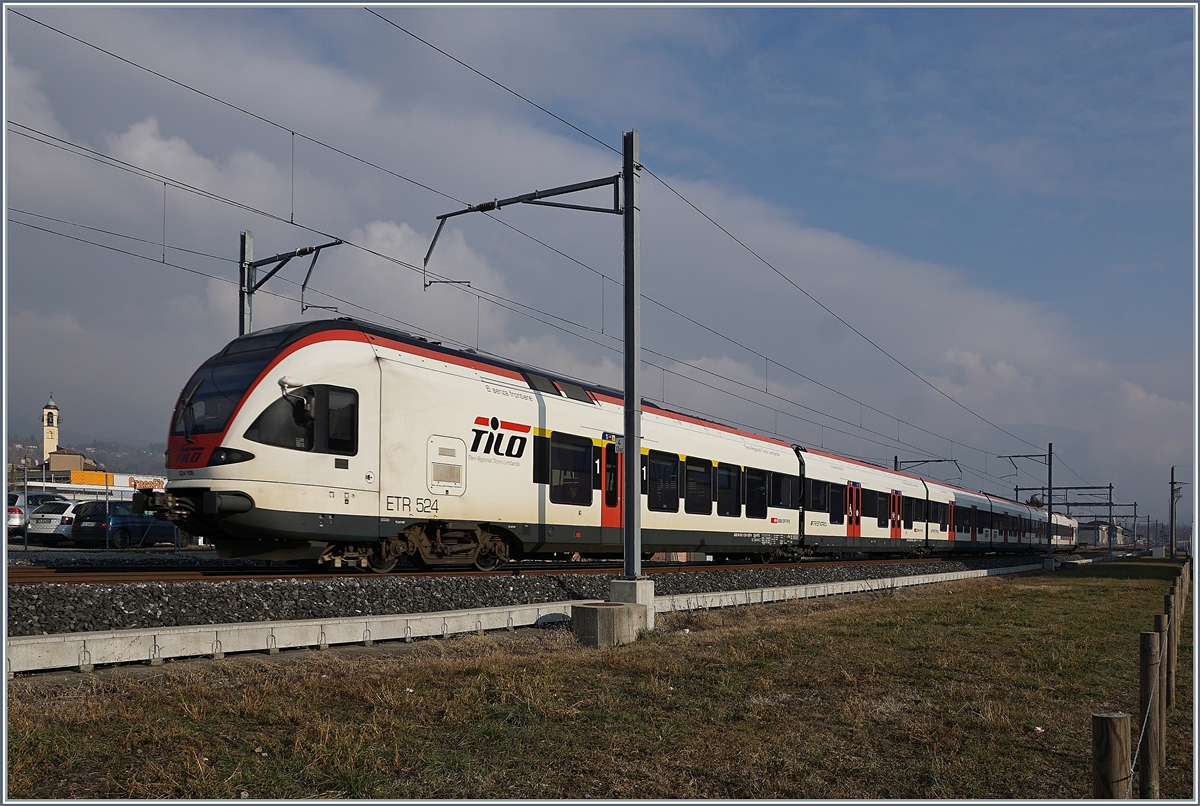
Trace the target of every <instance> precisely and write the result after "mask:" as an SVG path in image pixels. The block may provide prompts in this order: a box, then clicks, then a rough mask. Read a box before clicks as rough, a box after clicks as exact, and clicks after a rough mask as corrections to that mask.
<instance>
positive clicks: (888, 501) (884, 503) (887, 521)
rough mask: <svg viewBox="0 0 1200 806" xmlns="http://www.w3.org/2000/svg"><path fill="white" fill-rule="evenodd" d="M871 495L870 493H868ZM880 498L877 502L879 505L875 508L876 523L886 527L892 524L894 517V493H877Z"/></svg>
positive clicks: (883, 527)
mask: <svg viewBox="0 0 1200 806" xmlns="http://www.w3.org/2000/svg"><path fill="white" fill-rule="evenodd" d="M867 495H870V493H867ZM875 495H876V496H878V498H877V499H876V502H877V504H878V506H876V508H875V525H876V526H878V527H879V528H880V529H886V528H888V527H889V526H890V525H891V518H892V494H891V493H875Z"/></svg>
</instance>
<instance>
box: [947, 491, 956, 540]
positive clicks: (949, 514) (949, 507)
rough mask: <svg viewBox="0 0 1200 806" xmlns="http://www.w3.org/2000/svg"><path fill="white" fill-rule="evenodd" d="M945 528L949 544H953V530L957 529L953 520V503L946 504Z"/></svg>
mask: <svg viewBox="0 0 1200 806" xmlns="http://www.w3.org/2000/svg"><path fill="white" fill-rule="evenodd" d="M946 526H947V533H948V534H949V535H950V542H951V543H953V542H954V536H955V530H956V529H958V521H956V520H955V519H954V502H953V501H951V502H950V503H948V504H946Z"/></svg>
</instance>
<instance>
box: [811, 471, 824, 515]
mask: <svg viewBox="0 0 1200 806" xmlns="http://www.w3.org/2000/svg"><path fill="white" fill-rule="evenodd" d="M808 491H809V496H808V508H809V510H810V511H812V512H828V511H829V482H827V481H817V480H816V479H812V480H811V481H810V482H809V490H808Z"/></svg>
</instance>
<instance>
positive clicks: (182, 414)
mask: <svg viewBox="0 0 1200 806" xmlns="http://www.w3.org/2000/svg"><path fill="white" fill-rule="evenodd" d="M202 383H204V379H203V378H201V379H200V380H198V381H196V385H195V386H193V387H192V391H190V392H188V393H187V397H185V398H184V399H183V401H182V402H181V403H180V406H181V408H180V410H179V419H180V420H183V438H184V439H186V440H187V441H188V442H189V443H191V442H195V441H196V440H195V439H194V438H193V437H192V430H191V429H190V428H189V427H188V412H190V411H191V410H192V398H193V397H194V396H195V394H196V390H197V389H199V388H200V384H202ZM176 422H177V423H178V421H176Z"/></svg>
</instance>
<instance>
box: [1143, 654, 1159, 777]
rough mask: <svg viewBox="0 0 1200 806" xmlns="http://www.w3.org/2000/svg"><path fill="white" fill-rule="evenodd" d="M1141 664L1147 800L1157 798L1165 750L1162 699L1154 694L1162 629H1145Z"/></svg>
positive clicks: (1144, 767) (1156, 683) (1144, 774)
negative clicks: (1160, 731)
mask: <svg viewBox="0 0 1200 806" xmlns="http://www.w3.org/2000/svg"><path fill="white" fill-rule="evenodd" d="M1138 668H1139V672H1140V673H1139V675H1138V697H1139V701H1140V707H1139V709H1138V717H1139V718H1138V723H1139V725H1144V726H1145V727H1144V729H1143V734H1142V737H1141V742H1142V745H1141V748H1140V749H1139V750H1138V761H1139V768H1138V794H1139V795H1140V796H1141V797H1142V798H1143V799H1146V800H1157V799H1158V767H1159V764H1158V760H1159V755H1160V752H1161V751H1160V750H1159V749H1158V703H1157V702H1156V701H1155V697H1154V692H1155V690H1156V689H1157V688H1158V633H1156V632H1144V633H1141V646H1140V651H1139V653H1138Z"/></svg>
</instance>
